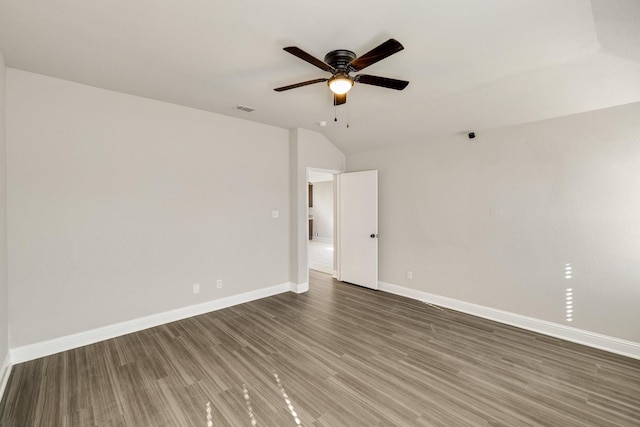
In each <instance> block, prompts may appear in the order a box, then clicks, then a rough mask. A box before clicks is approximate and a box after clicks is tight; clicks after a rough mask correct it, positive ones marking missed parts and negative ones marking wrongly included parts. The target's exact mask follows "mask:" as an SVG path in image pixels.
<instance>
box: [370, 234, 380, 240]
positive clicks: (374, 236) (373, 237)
mask: <svg viewBox="0 0 640 427" xmlns="http://www.w3.org/2000/svg"><path fill="white" fill-rule="evenodd" d="M369 237H371V238H372V239H375V238H376V237H378V235H376V234H372V235H371V236H369Z"/></svg>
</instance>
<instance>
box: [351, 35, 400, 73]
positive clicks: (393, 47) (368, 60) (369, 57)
mask: <svg viewBox="0 0 640 427" xmlns="http://www.w3.org/2000/svg"><path fill="white" fill-rule="evenodd" d="M402 49H404V46H402V45H401V44H400V42H399V41H398V40H396V39H389V40H387V41H386V42H384V43H382V44H381V45H380V46H378V47H376V48H373V49H371V50H370V51H369V52H367V53H365V54H364V55H362V56H361V57H359V58H356V59H354V60H353V61H351V64H349V68H350V69H351V70H353V71H360V70H362V69H364V68H366V67H368V66H369V65H372V64H375V63H376V62H378V61H381V60H383V59H384V58H386V57H387V56H391V55H393V54H394V53H397V52H400V51H401V50H402Z"/></svg>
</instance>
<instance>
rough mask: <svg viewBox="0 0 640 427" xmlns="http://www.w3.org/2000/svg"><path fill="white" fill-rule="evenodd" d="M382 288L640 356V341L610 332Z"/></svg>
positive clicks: (388, 285)
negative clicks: (623, 338)
mask: <svg viewBox="0 0 640 427" xmlns="http://www.w3.org/2000/svg"><path fill="white" fill-rule="evenodd" d="M378 284H379V286H380V290H381V291H384V292H389V293H391V294H396V295H400V296H403V297H407V298H411V299H415V300H419V301H423V302H427V303H430V304H434V305H438V306H442V307H446V308H450V309H452V310H456V311H461V312H463V313H467V314H471V315H474V316H478V317H482V318H485V319H490V320H495V321H496V322H500V323H505V324H507V325H511V326H516V327H518V328H522V329H526V330H529V331H533V332H538V333H540V334H544V335H549V336H552V337H556V338H560V339H563V340H566V341H571V342H575V343H578V344H583V345H586V346H589V347H594V348H598V349H600V350H605V351H609V352H611V353H616V354H620V355H623V356H627V357H632V358H634V359H640V343H636V342H633V341H627V340H622V339H619V338H614V337H610V336H607V335H602V334H597V333H595V332H589V331H585V330H582V329H577V328H572V327H569V326H565V325H560V324H558V323H553V322H548V321H546V320H539V319H534V318H532V317H527V316H522V315H520V314H515V313H510V312H508V311H502V310H498V309H495V308H491V307H485V306H482V305H478V304H473V303H468V302H464V301H460V300H456V299H453V298H448V297H443V296H439V295H434V294H430V293H427V292H423V291H418V290H415V289H409V288H405V287H403V286H397V285H393V284H391V283H385V282H378Z"/></svg>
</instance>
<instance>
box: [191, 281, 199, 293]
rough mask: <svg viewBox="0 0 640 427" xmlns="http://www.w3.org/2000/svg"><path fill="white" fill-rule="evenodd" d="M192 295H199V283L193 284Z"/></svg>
mask: <svg viewBox="0 0 640 427" xmlns="http://www.w3.org/2000/svg"><path fill="white" fill-rule="evenodd" d="M193 293H194V294H199V293H200V283H194V284H193Z"/></svg>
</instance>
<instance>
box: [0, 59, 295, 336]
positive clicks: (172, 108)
mask: <svg viewBox="0 0 640 427" xmlns="http://www.w3.org/2000/svg"><path fill="white" fill-rule="evenodd" d="M7 123H8V126H7V156H8V207H9V210H8V222H9V230H8V233H9V241H8V244H9V247H10V253H9V292H10V296H11V304H10V306H9V326H10V330H11V337H10V345H11V347H12V348H13V347H17V346H24V345H27V344H31V343H37V342H41V341H43V340H47V339H53V338H57V337H61V336H65V335H68V334H73V333H77V332H81V331H85V330H90V329H94V328H98V327H101V326H105V325H110V324H114V323H116V322H122V321H126V320H129V319H135V318H139V317H141V316H146V315H152V314H155V313H160V312H164V311H168V310H172V309H176V308H180V307H186V306H189V305H192V304H197V303H202V302H205V301H209V300H214V299H218V298H222V297H227V296H232V295H237V294H240V293H243V292H249V291H252V290H256V289H261V288H265V287H267V286H272V285H278V284H282V283H288V282H289V280H290V277H289V259H290V258H289V257H290V252H289V251H290V248H289V233H290V228H289V225H290V218H289V212H290V206H289V198H288V197H289V157H288V153H289V135H288V131H287V130H284V129H280V128H275V127H270V126H266V125H261V124H257V123H253V122H249V121H243V120H239V119H235V118H230V117H225V116H220V115H216V114H213V113H209V112H204V111H200V110H195V109H189V108H185V107H181V106H177V105H171V104H166V103H162V102H157V101H153V100H149V99H144V98H139V97H135V96H129V95H124V94H121V93H116V92H110V91H106V90H101V89H96V88H92V87H88V86H83V85H80V84H76V83H71V82H68V81H63V80H57V79H53V78H49V77H45V76H41V75H36V74H31V73H27V72H23V71H18V70H14V69H8V72H7ZM272 210H279V212H280V217H279V219H272V215H271V214H272ZM217 279H223V288H222V289H216V286H215V284H216V280H217ZM194 283H200V284H201V293H200V294H198V295H194V294H193V292H192V285H193V284H194Z"/></svg>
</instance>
